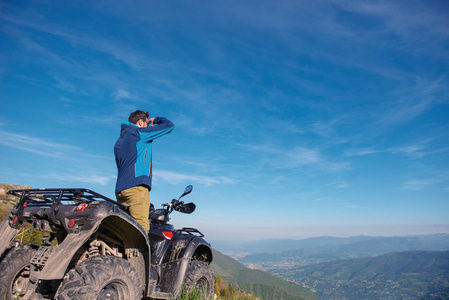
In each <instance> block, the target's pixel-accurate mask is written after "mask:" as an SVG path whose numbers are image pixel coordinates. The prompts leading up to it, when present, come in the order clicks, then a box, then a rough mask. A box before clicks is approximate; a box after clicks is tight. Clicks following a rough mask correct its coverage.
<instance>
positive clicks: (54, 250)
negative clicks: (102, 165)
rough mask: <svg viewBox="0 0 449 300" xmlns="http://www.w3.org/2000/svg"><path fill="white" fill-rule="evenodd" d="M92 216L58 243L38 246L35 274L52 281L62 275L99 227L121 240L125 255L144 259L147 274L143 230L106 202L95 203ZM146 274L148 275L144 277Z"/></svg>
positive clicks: (34, 260) (145, 241) (127, 216)
mask: <svg viewBox="0 0 449 300" xmlns="http://www.w3.org/2000/svg"><path fill="white" fill-rule="evenodd" d="M94 209H95V212H96V213H95V215H94V216H92V217H91V218H90V220H89V221H88V222H86V224H85V225H88V226H87V228H80V230H79V231H78V230H77V231H74V232H72V233H69V234H67V236H66V237H65V238H64V240H63V241H62V243H60V244H58V245H57V246H41V247H40V248H39V249H38V250H37V253H36V255H35V257H33V259H32V262H33V263H37V264H38V265H40V266H41V267H42V270H41V271H40V272H39V273H38V274H37V278H38V279H41V280H55V279H61V278H63V277H64V275H65V273H66V271H67V268H68V266H69V264H70V262H71V260H72V258H73V256H74V255H75V253H76V251H77V250H78V249H79V248H80V247H81V246H83V244H84V243H85V242H86V241H87V240H88V239H89V238H90V237H91V236H92V235H93V234H94V233H95V232H96V231H98V230H99V229H101V228H104V229H106V230H108V231H110V232H113V233H114V234H115V236H116V237H117V239H119V240H121V241H123V244H124V246H125V249H126V250H125V251H126V255H127V257H129V256H133V255H134V254H133V253H134V252H135V251H139V252H141V253H142V255H143V256H144V258H145V263H146V265H147V267H146V268H145V269H146V273H147V275H148V274H149V251H150V250H149V249H150V245H149V240H148V236H147V234H146V233H145V230H144V229H143V228H142V226H140V224H138V223H137V222H136V221H135V220H134V219H133V218H132V217H130V216H129V215H128V214H127V213H125V212H124V211H123V210H121V209H120V208H118V207H117V206H116V205H113V204H111V203H108V202H103V201H101V202H98V203H96V204H95V208H94ZM146 277H148V276H146Z"/></svg>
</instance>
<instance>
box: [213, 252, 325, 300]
mask: <svg viewBox="0 0 449 300" xmlns="http://www.w3.org/2000/svg"><path fill="white" fill-rule="evenodd" d="M213 255H214V260H213V262H212V264H211V267H212V270H213V272H214V274H216V275H218V276H220V277H221V278H223V279H224V280H226V281H227V282H229V283H231V284H232V285H233V287H234V288H240V289H242V290H245V291H247V292H248V293H250V294H253V295H255V296H257V297H259V298H261V299H263V300H298V299H318V297H317V296H316V295H315V293H313V292H312V291H311V290H309V289H307V288H304V287H302V286H299V285H297V284H293V283H291V282H288V281H286V280H284V279H281V278H279V277H276V276H274V275H272V274H269V273H266V272H263V271H260V270H252V269H249V268H247V267H245V266H244V265H242V264H241V263H239V262H238V261H236V260H235V259H233V258H231V257H229V256H226V255H224V254H222V253H220V252H218V251H217V250H215V249H214V250H213Z"/></svg>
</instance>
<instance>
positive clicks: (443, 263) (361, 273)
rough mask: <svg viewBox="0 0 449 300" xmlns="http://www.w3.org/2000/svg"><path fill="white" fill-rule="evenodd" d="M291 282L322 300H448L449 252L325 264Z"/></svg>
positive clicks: (304, 270) (298, 274)
mask: <svg viewBox="0 0 449 300" xmlns="http://www.w3.org/2000/svg"><path fill="white" fill-rule="evenodd" d="M288 277H289V278H290V279H292V280H294V281H295V282H298V283H301V284H303V285H306V286H309V287H311V288H313V289H314V290H315V291H316V293H317V295H318V297H319V298H320V299H354V300H359V299H449V251H409V252H399V253H389V254H384V255H381V256H377V257H370V258H357V259H346V260H338V261H334V262H326V263H321V264H316V265H312V266H307V267H304V268H299V269H296V270H294V271H293V272H292V273H291V275H290V276H288Z"/></svg>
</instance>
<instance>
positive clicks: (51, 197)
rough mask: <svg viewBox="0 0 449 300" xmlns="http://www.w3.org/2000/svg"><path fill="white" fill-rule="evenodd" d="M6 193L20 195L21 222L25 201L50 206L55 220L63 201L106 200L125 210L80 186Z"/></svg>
mask: <svg viewBox="0 0 449 300" xmlns="http://www.w3.org/2000/svg"><path fill="white" fill-rule="evenodd" d="M8 194H11V195H14V196H17V197H20V200H19V202H18V204H17V210H18V211H17V217H18V218H19V219H20V220H21V221H22V222H24V221H25V220H24V218H23V209H24V204H25V202H28V203H33V204H40V205H48V206H51V209H52V214H51V217H50V218H51V219H53V220H56V218H55V213H56V212H58V210H59V206H60V205H61V203H63V202H69V203H73V204H79V203H82V202H86V203H90V202H93V201H108V202H111V203H113V204H115V205H117V206H118V207H120V208H121V209H123V210H126V206H125V205H123V204H121V203H119V202H117V201H114V200H112V199H110V198H108V197H106V196H103V195H101V194H99V193H97V192H94V191H92V190H89V189H81V188H69V189H66V188H63V189H61V188H44V189H21V190H9V191H8Z"/></svg>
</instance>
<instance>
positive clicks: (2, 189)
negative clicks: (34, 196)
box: [0, 183, 32, 195]
mask: <svg viewBox="0 0 449 300" xmlns="http://www.w3.org/2000/svg"><path fill="white" fill-rule="evenodd" d="M31 188H32V187H31V186H29V185H24V184H10V183H0V195H6V192H8V191H9V190H20V189H31Z"/></svg>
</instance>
